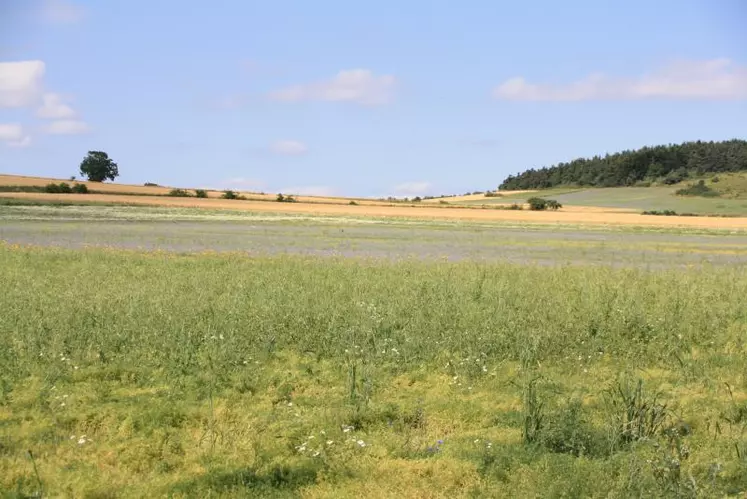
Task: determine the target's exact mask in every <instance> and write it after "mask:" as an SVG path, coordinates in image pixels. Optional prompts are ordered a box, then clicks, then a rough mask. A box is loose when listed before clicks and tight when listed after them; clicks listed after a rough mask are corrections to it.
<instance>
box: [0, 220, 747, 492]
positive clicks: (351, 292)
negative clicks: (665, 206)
mask: <svg viewBox="0 0 747 499" xmlns="http://www.w3.org/2000/svg"><path fill="white" fill-rule="evenodd" d="M40 209H41V208H40ZM49 209H50V208H48V207H46V208H44V210H49ZM117 213H120V212H117ZM142 213H143V214H148V213H150V215H148V216H151V215H152V216H155V212H154V211H144V212H142ZM175 213H183V212H182V211H179V212H175ZM17 215H18V214H17V213H16V216H17ZM37 215H38V213H37ZM200 216H204V214H200ZM52 222H53V221H50V219H49V218H48V219H47V221H46V222H44V225H43V226H42V227H43V231H42V232H44V231H47V232H45V233H47V234H48V233H49V231H52V232H51V233H52V234H53V237H57V238H59V237H60V236H59V231H60V230H64V231H66V232H65V234H68V236H69V234H71V231H69V230H68V229H70V227H72V228H73V231H72V232H80V233H83V234H84V237H89V236H90V234H92V233H95V234H96V238H98V239H97V242H98V244H106V242H107V240H109V242H110V243H111V245H114V246H118V245H121V240H118V239H116V238H114V236H113V235H112V234H115V233H117V232H118V231H119V229H118V228H117V227H116V226H112V223H111V222H110V221H106V220H102V221H99V222H96V221H95V220H92V219H88V220H87V221H86V222H85V224H79V225H78V226H77V228H76V226H75V225H73V226H65V227H64V228H63V227H62V226H63V224H64V223H68V222H65V221H64V220H61V221H59V222H58V224H59V225H54V224H53V223H52ZM265 222H266V221H265ZM27 223H28V225H27V226H24V227H25V228H26V229H27V230H28V232H29V233H30V234H37V235H38V232H34V230H36V229H34V226H33V225H32V224H33V223H38V222H32V221H30V220H29V221H28V222H27ZM72 223H73V224H75V223H77V222H75V221H72ZM96 223H98V224H100V225H101V226H102V227H109V230H110V231H111V233H109V235H107V232H105V231H98V232H95V231H94V232H90V231H91V230H93V229H90V227H91V225H92V224H96ZM128 223H131V224H133V230H136V229H137V227H138V225H137V222H128ZM160 223H161V224H163V227H167V226H169V227H171V226H173V227H176V228H175V229H174V230H175V231H178V230H182V231H186V230H187V229H186V226H182V225H179V224H178V223H176V222H174V221H173V220H172V221H169V222H160ZM175 223H176V225H174V224H175ZM262 223H263V221H262V220H261V219H256V220H254V221H253V222H252V224H253V225H256V226H261V224H262ZM273 223H276V221H275V222H273ZM289 223H290V224H291V225H290V226H291V227H299V226H298V224H299V223H300V224H302V225H300V228H302V229H303V228H304V225H303V224H304V223H307V222H303V221H301V220H299V221H295V222H293V221H290V222H289ZM335 223H339V221H338V222H335ZM349 223H358V222H350V221H349ZM258 224H259V225H258ZM358 224H359V223H358ZM359 225H361V224H359ZM84 227H85V228H84ZM216 227H218V226H208V225H197V226H196V228H194V227H193V228H192V229H190V230H192V232H189V233H186V234H185V235H183V236H175V235H174V236H167V239H168V238H178V237H183V238H186V239H189V240H191V241H192V242H194V241H196V240H197V239H199V238H200V237H202V238H203V240H207V239H206V238H207V237H208V235H206V234H210V237H211V238H215V234H214V233H213V232H211V231H215V230H217V229H216ZM309 227H310V228H309V231H312V230H316V231H322V230H323V228H322V227H321V226H318V227H317V228H315V229H314V228H313V227H314V226H313V225H312V226H309ZM428 227H430V229H429V230H432V231H433V232H432V233H431V235H430V236H428V237H430V238H431V239H432V240H433V241H437V240H438V238H439V234H446V235H447V236H448V237H446V239H447V240H452V239H453V238H455V237H456V236H454V233H453V232H451V231H453V230H456V229H454V228H453V227H452V228H450V229H448V230H446V228H445V227H443V226H438V225H432V226H428V225H426V224H423V226H422V227H420V228H419V229H418V230H426V228H428ZM9 228H11V229H12V224H10V223H9V222H8V219H6V221H5V222H4V230H6V231H8V230H9ZM180 228H181V229H180ZM265 229H266V230H265V234H270V235H269V236H267V237H270V239H268V240H266V241H265V243H264V244H267V245H273V244H278V243H277V239H272V238H277V237H279V236H277V233H275V232H272V231H273V230H275V229H273V228H272V227H265ZM12 230H15V229H12ZM159 230H161V231H162V230H163V229H159ZM294 230H295V229H294ZM304 230H305V229H304ZM345 230H346V231H347V230H350V227H349V226H346V228H345ZM361 230H362V229H361ZM387 230H392V231H393V230H395V229H394V228H392V229H387ZM397 230H401V232H393V233H391V234H390V233H386V234H385V235H383V236H382V233H379V232H376V233H374V234H373V236H372V235H371V233H365V234H363V233H357V232H355V231H354V233H353V234H352V235H350V237H351V238H353V240H356V241H362V240H363V238H364V236H365V237H369V238H371V237H373V238H374V239H376V240H379V239H381V238H382V237H385V238H388V240H391V239H392V238H395V237H400V235H401V237H407V235H408V234H410V237H412V238H413V239H412V240H411V242H412V241H413V240H414V239H415V236H414V235H413V234H417V236H418V237H417V239H418V240H421V239H423V238H424V237H425V236H423V234H422V233H420V232H418V233H412V232H408V231H411V229H410V228H407V227H406V226H405V227H403V228H401V229H397ZM445 230H446V232H444V231H445ZM459 230H462V231H466V232H463V233H462V236H460V237H461V238H462V239H464V238H467V237H469V238H474V237H478V236H474V234H473V231H476V232H474V233H475V234H478V235H479V234H483V232H482V231H483V230H484V229H480V228H479V226H477V228H469V227H463V228H461V229H459ZM488 230H494V229H488ZM516 230H517V233H518V232H522V231H523V230H522V229H516ZM86 231H89V232H86ZM267 231H269V232H267ZM619 233H620V234H621V238H620V239H619V240H618V239H615V238H614V237H613V238H611V236H610V234H595V233H592V232H583V233H581V235H580V236H578V237H576V236H574V237H576V238H575V239H574V237H571V238H570V239H569V240H568V241H565V242H563V241H557V240H556V241H554V242H553V241H552V240H551V241H550V242H548V243H547V244H548V245H549V246H548V247H549V248H550V249H551V251H552V252H553V253H557V248H560V247H565V246H563V245H566V246H567V245H568V244H570V245H571V246H574V245H576V244H577V243H578V240H577V239H578V238H581V239H584V238H590V237H591V238H593V237H597V238H602V239H603V242H604V244H605V245H606V246H608V247H610V246H612V247H614V246H620V248H624V245H625V241H628V242H629V241H630V236H625V234H626V232H622V231H621V232H619ZM3 234H11V232H4V233H3ZM55 234H57V235H56V236H55ZM85 234H88V235H89V236H85ZM284 234H286V235H287V233H284ZM290 234H293V235H294V237H296V238H297V239H299V240H301V242H303V241H306V240H314V239H313V238H312V236H310V235H309V234H307V235H306V236H302V235H301V233H299V232H292V233H290ZM393 234H395V235H393ZM470 234H472V235H470ZM552 234H553V232H551V231H547V232H546V237H547V238H550V236H551V235H552ZM632 234H635V233H632ZM654 235H655V236H656V237H671V238H672V239H670V240H669V244H670V245H676V244H679V243H681V251H683V252H687V251H691V250H692V251H694V250H693V248H692V245H702V244H707V245H712V244H726V245H728V244H729V241H730V240H729V239H728V238H729V236H717V235H714V234H712V235H703V236H698V237H702V238H705V239H703V242H699V241H701V240H700V239H694V238H693V237H694V236H688V235H686V234H683V235H681V237H683V238H684V239H682V240H678V239H676V238H675V235H670V236H667V235H666V234H663V235H658V234H654ZM68 236H65V237H68ZM622 236H625V237H622ZM223 237H225V238H228V236H226V235H223V236H221V238H223ZM319 237H321V236H319ZM325 237H332V236H330V235H327V236H325ZM335 237H337V236H335ZM485 237H487V236H486V235H480V236H479V237H478V238H477V239H474V240H475V241H477V242H476V243H475V244H479V245H483V244H486V243H487V242H488V239H484V238H485ZM521 237H524V236H521ZM521 237H520V236H516V238H518V239H516V240H515V241H514V242H513V243H509V245H510V244H514V245H515V244H519V245H529V244H530V243H529V242H527V241H529V240H528V239H521ZM537 237H538V238H540V239H541V238H542V237H543V236H542V233H541V231H540V232H538V234H537ZM569 237H570V236H569ZM641 237H649V236H648V235H644V236H641ZM3 238H6V236H2V237H0V239H3ZM356 238H357V239H356ZM480 238H483V239H480ZM688 238H690V239H688ZM7 239H8V240H10V239H11V237H10V236H7ZM179 240H181V239H179ZM221 240H223V239H221ZM168 241H169V240H167V241H166V243H168ZM267 241H270V242H267ZM678 241H679V243H678ZM162 242H163V241H162ZM403 242H404V241H400V242H399V243H397V244H402V243H403ZM47 243H48V241H46V240H45V241H43V244H45V245H46V244H47ZM166 243H164V244H166ZM66 244H67V243H65V244H63V245H66ZM283 244H285V243H283ZM433 244H435V243H433ZM465 244H466V243H465ZM470 244H471V243H470ZM688 244H689V245H690V246H688ZM527 247H528V246H527ZM574 247H575V246H574ZM196 249H197V248H195V249H193V251H185V250H180V252H179V253H175V252H173V251H166V250H164V249H162V248H161V247H156V248H155V249H152V250H150V251H140V250H124V249H113V248H110V249H107V248H89V249H71V248H70V247H67V248H62V247H25V246H18V245H14V244H10V243H5V244H2V243H0V289H3V293H0V310H2V311H3V313H2V314H0V381H1V383H0V490H3V491H5V492H4V495H5V497H41V496H50V497H217V496H228V497H361V496H371V497H722V496H724V495H732V496H735V497H737V496H740V494H741V495H743V494H744V493H745V492H747V369H746V368H745V362H744V358H745V355H747V347H746V345H745V338H747V335H746V334H745V333H747V307H745V304H744V303H745V302H744V296H745V295H746V294H747V267H745V266H744V265H739V266H733V265H725V266H712V265H708V264H699V265H690V266H688V267H687V268H680V269H671V268H670V269H667V268H661V269H658V270H647V269H645V268H635V267H633V268H625V269H621V268H614V267H613V266H610V265H580V264H575V265H572V266H569V265H564V264H563V262H562V261H560V260H558V261H556V262H555V264H553V265H547V264H542V265H537V264H534V263H532V262H531V261H527V262H525V263H515V264H511V263H501V262H500V261H480V262H478V261H475V260H472V259H469V258H467V259H463V260H462V261H460V262H446V261H435V260H429V259H420V260H417V259H411V258H407V259H405V260H402V259H391V258H384V259H382V258H375V259H371V258H363V257H350V258H343V257H340V256H334V255H332V256H330V255H328V256H324V257H319V256H303V255H289V254H265V255H253V256H248V255H247V254H246V253H239V252H237V249H236V248H227V249H232V250H233V251H228V252H222V253H215V252H211V251H207V252H206V251H205V248H199V249H200V253H195V252H194V250H196ZM452 249H453V248H452ZM650 249H651V251H665V252H666V251H668V250H667V249H666V248H663V247H662V245H661V244H659V243H656V244H655V245H654V246H653V247H652V248H650ZM639 382H640V383H641V385H640V386H641V388H640V390H639V389H638V386H639V385H638V383H639Z"/></svg>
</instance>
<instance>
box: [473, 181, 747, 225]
mask: <svg viewBox="0 0 747 499" xmlns="http://www.w3.org/2000/svg"><path fill="white" fill-rule="evenodd" d="M737 179H743V177H741V176H736V175H734V176H720V181H719V182H717V183H715V184H713V183H711V182H710V181H708V182H706V185H707V186H708V187H710V188H713V189H714V190H716V191H717V192H723V193H724V194H722V197H711V198H706V197H683V196H677V195H675V191H677V190H678V189H681V188H683V187H686V186H687V185H689V184H690V183H692V182H684V183H683V184H682V185H679V186H661V187H611V188H593V189H585V188H557V189H547V190H542V191H538V192H537V193H528V194H506V195H504V196H502V197H494V198H484V199H479V200H472V201H468V202H465V204H478V205H479V204H485V205H490V204H496V203H498V204H501V203H513V202H526V201H527V199H529V198H530V197H532V196H541V197H543V198H552V199H555V200H557V201H558V202H559V203H561V204H563V205H564V206H586V207H600V208H615V209H627V210H635V211H644V210H646V211H665V210H673V211H676V212H678V213H699V214H703V215H712V214H724V215H747V199H746V198H745V197H744V196H741V195H736V194H733V197H730V196H727V195H726V194H725V193H726V192H732V193H735V192H737V191H736V190H735V189H738V187H736V184H737V183H738V182H737ZM728 189H731V190H728ZM727 190H728V191H727ZM739 192H741V191H739Z"/></svg>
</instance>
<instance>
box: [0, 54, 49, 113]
mask: <svg viewBox="0 0 747 499" xmlns="http://www.w3.org/2000/svg"><path fill="white" fill-rule="evenodd" d="M44 71H45V64H44V62H43V61H17V62H0V108H2V107H6V108H10V107H26V106H30V105H33V104H35V103H36V102H38V100H39V97H40V95H41V93H42V88H43V81H44Z"/></svg>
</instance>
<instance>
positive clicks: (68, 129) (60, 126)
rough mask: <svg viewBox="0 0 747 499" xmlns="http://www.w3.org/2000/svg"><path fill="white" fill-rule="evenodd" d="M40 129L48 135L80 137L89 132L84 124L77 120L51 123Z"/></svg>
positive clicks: (89, 129) (88, 128)
mask: <svg viewBox="0 0 747 499" xmlns="http://www.w3.org/2000/svg"><path fill="white" fill-rule="evenodd" d="M42 129H43V130H44V132H45V133H48V134H50V135H81V134H84V133H88V132H90V131H91V128H90V127H89V126H88V124H86V122H84V121H79V120H59V121H53V122H51V123H50V124H48V125H46V126H44V127H43V128H42Z"/></svg>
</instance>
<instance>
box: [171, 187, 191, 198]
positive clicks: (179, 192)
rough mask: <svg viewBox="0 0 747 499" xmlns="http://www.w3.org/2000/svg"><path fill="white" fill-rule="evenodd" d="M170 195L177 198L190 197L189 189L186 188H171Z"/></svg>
mask: <svg viewBox="0 0 747 499" xmlns="http://www.w3.org/2000/svg"><path fill="white" fill-rule="evenodd" d="M169 196H171V197H175V198H188V197H190V194H189V191H187V190H185V189H171V190H170V191H169Z"/></svg>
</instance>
